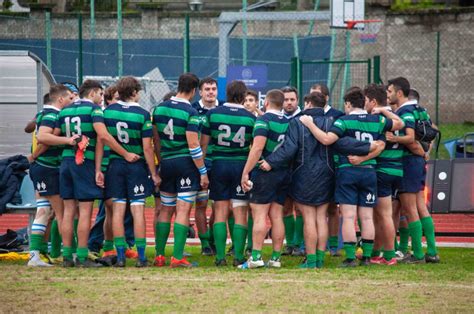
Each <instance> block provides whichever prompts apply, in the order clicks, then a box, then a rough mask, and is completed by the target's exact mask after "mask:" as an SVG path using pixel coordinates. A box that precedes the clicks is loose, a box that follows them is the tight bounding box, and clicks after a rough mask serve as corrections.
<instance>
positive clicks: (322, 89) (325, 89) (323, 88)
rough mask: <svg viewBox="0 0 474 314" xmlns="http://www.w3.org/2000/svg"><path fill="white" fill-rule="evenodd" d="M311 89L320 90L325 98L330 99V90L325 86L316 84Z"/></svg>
mask: <svg viewBox="0 0 474 314" xmlns="http://www.w3.org/2000/svg"><path fill="white" fill-rule="evenodd" d="M311 89H319V91H320V92H321V94H323V96H324V97H329V88H328V87H327V86H326V85H324V84H314V85H313V86H311Z"/></svg>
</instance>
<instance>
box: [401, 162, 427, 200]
mask: <svg viewBox="0 0 474 314" xmlns="http://www.w3.org/2000/svg"><path fill="white" fill-rule="evenodd" d="M402 162H403V178H402V186H401V189H400V193H418V192H419V191H422V190H423V189H424V187H425V177H426V169H425V164H426V162H425V160H424V159H423V157H421V156H405V157H403V161H402Z"/></svg>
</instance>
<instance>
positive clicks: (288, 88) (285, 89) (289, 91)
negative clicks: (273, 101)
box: [281, 86, 299, 98]
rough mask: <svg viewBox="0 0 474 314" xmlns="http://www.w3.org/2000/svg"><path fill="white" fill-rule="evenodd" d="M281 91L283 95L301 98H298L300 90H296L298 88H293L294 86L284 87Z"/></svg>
mask: <svg viewBox="0 0 474 314" xmlns="http://www.w3.org/2000/svg"><path fill="white" fill-rule="evenodd" d="M281 91H282V92H283V93H295V95H296V98H299V97H298V90H297V89H296V87H293V86H285V87H282V88H281Z"/></svg>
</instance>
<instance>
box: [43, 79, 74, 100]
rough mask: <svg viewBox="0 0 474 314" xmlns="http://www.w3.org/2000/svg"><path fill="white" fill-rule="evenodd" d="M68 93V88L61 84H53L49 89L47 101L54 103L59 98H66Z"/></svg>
mask: <svg viewBox="0 0 474 314" xmlns="http://www.w3.org/2000/svg"><path fill="white" fill-rule="evenodd" d="M69 92H70V90H69V88H67V87H66V86H64V85H63V84H53V85H51V86H50V87H49V93H48V94H49V100H50V102H55V101H56V100H58V98H59V97H65V96H67V95H68V93H69ZM45 96H46V95H45ZM45 104H46V102H45Z"/></svg>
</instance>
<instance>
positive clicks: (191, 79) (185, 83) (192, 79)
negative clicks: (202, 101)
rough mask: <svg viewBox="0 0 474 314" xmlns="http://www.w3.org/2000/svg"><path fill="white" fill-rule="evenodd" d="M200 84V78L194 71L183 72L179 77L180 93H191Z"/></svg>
mask: <svg viewBox="0 0 474 314" xmlns="http://www.w3.org/2000/svg"><path fill="white" fill-rule="evenodd" d="M198 85H199V78H198V77H197V76H196V74H194V73H190V72H187V73H183V74H181V75H180V76H179V78H178V93H186V94H188V93H191V92H192V91H193V90H195V89H196V88H197V87H198Z"/></svg>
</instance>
